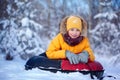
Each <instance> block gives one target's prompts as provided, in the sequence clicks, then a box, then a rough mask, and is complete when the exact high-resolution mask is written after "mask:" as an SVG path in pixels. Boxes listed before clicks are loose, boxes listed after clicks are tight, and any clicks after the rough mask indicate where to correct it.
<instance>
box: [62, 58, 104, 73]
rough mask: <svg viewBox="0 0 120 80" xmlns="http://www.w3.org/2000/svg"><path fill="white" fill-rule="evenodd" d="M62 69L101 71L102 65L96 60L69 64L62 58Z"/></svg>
mask: <svg viewBox="0 0 120 80" xmlns="http://www.w3.org/2000/svg"><path fill="white" fill-rule="evenodd" d="M61 69H62V70H76V71H101V70H103V66H102V65H101V64H100V63H99V62H97V61H94V62H88V63H86V64H85V63H79V64H70V62H69V61H68V60H62V63H61Z"/></svg>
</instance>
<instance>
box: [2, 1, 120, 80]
mask: <svg viewBox="0 0 120 80" xmlns="http://www.w3.org/2000/svg"><path fill="white" fill-rule="evenodd" d="M0 5H1V7H0V56H1V57H0V58H1V59H0V60H1V61H0V68H1V69H3V68H2V67H4V66H1V65H2V64H3V63H4V62H5V61H8V60H10V61H11V62H12V61H13V62H15V61H14V60H16V58H20V59H21V60H22V61H23V62H24V61H26V60H28V59H29V58H30V57H31V56H34V55H39V54H41V53H42V52H45V50H46V48H47V47H48V45H49V42H50V41H51V39H52V38H53V37H54V36H55V35H56V34H57V33H58V32H59V24H60V21H61V20H62V19H63V18H64V17H65V16H68V15H79V16H82V17H83V18H84V19H85V20H86V21H87V25H88V33H87V36H88V38H89V41H90V43H91V48H92V49H93V51H94V54H95V55H96V56H98V57H96V60H97V59H98V60H100V61H101V62H104V60H107V59H108V60H109V63H108V64H110V63H111V65H114V66H115V65H120V64H119V63H120V0H0ZM99 56H101V57H102V58H105V59H99ZM106 57H107V58H106ZM2 61H3V62H2ZM7 63H9V62H7ZM17 64H18V63H17ZM105 66H107V64H106V65H105ZM11 68H12V67H11ZM107 68H109V67H107ZM117 68H119V67H117ZM118 70H120V68H119V69H118ZM16 72H17V71H16ZM111 73H112V72H111ZM0 74H2V72H0ZM4 74H5V73H4ZM29 74H30V73H29ZM49 74H50V73H49ZM61 75H62V74H61ZM118 76H119V77H120V73H118ZM22 77H23V76H22ZM37 77H38V76H37ZM68 77H69V76H68ZM0 79H2V80H8V78H3V77H1V76H0ZM21 79H22V78H21ZM23 79H24V78H23ZM43 79H47V78H43ZM55 79H57V78H55ZM66 79H67V78H66ZM10 80H19V79H13V78H12V79H10ZM25 80H27V79H25ZM28 80H37V79H28ZM39 80H42V79H39ZM50 80H54V79H50ZM60 80H65V79H62V78H60ZM69 80H70V79H69ZM72 80H73V79H72ZM75 80H78V79H75ZM82 80H83V79H82ZM106 80H107V79H106ZM118 80H119V79H118Z"/></svg>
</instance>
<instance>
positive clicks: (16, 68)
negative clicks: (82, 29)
mask: <svg viewBox="0 0 120 80" xmlns="http://www.w3.org/2000/svg"><path fill="white" fill-rule="evenodd" d="M100 57H101V58H102V59H101V58H100ZM100 57H99V56H96V58H98V60H100V62H101V63H102V64H103V65H104V68H105V75H113V76H115V77H116V79H114V78H107V77H106V78H104V80H120V64H117V65H113V62H112V61H113V60H114V59H115V58H116V57H112V58H109V57H108V58H106V57H105V56H100ZM25 62H26V61H23V60H21V59H19V58H15V59H14V60H13V61H5V60H4V59H3V56H2V55H0V69H1V70H0V80H92V79H90V77H89V75H82V74H80V73H78V72H76V73H69V74H67V73H61V72H57V73H51V72H48V71H42V70H39V69H33V70H29V71H26V70H24V64H25ZM113 66H114V67H113ZM94 80H97V79H94Z"/></svg>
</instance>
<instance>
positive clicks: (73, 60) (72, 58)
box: [65, 50, 79, 64]
mask: <svg viewBox="0 0 120 80" xmlns="http://www.w3.org/2000/svg"><path fill="white" fill-rule="evenodd" d="M65 54H66V57H67V58H68V60H69V62H70V64H78V63H79V58H78V57H79V56H78V55H77V54H74V53H72V52H70V51H68V50H67V51H66V53H65Z"/></svg>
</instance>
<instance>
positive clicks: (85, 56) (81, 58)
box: [78, 51, 89, 63]
mask: <svg viewBox="0 0 120 80" xmlns="http://www.w3.org/2000/svg"><path fill="white" fill-rule="evenodd" d="M78 56H79V62H82V63H87V62H88V58H89V54H88V52H87V51H83V52H82V53H79V54H78Z"/></svg>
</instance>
